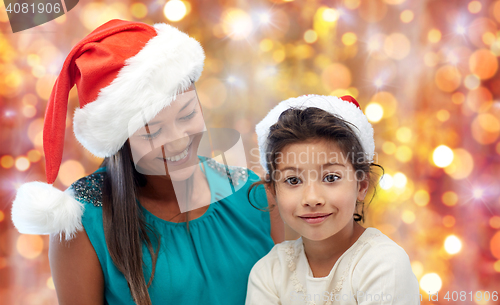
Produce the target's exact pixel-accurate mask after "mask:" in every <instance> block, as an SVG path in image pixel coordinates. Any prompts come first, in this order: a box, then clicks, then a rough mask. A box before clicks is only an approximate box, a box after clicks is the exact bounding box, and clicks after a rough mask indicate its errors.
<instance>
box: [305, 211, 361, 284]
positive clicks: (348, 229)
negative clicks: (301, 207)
mask: <svg viewBox="0 0 500 305" xmlns="http://www.w3.org/2000/svg"><path fill="white" fill-rule="evenodd" d="M365 230H366V229H365V228H363V227H362V226H360V225H359V224H358V223H357V222H355V221H352V224H349V225H347V226H345V227H344V228H343V229H342V230H340V231H339V232H338V233H337V234H335V235H332V236H330V237H329V238H327V239H324V240H320V241H315V240H310V239H307V238H304V237H302V242H303V243H304V252H305V254H306V257H307V260H308V262H309V266H310V267H311V271H312V272H313V276H314V277H325V276H327V275H328V274H330V271H331V270H332V268H333V266H334V265H335V263H336V262H337V260H338V259H339V258H340V257H341V256H342V254H344V252H345V251H347V249H349V248H350V247H351V246H352V245H353V244H354V243H355V242H356V241H357V240H358V238H359V237H360V236H361V234H363V232H364V231H365Z"/></svg>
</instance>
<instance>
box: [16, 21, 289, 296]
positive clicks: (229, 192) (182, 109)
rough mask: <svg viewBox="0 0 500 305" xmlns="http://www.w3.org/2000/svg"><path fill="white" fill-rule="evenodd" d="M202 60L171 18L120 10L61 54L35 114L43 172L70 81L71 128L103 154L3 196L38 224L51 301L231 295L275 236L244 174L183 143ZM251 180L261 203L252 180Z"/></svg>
mask: <svg viewBox="0 0 500 305" xmlns="http://www.w3.org/2000/svg"><path fill="white" fill-rule="evenodd" d="M203 61H204V53H203V49H202V48H201V46H200V45H199V43H198V42H197V41H195V40H194V39H192V38H190V37H189V36H187V35H186V34H184V33H182V32H180V31H178V30H177V29H175V28H173V27H171V26H168V25H166V24H157V25H155V26H154V27H152V26H149V25H146V24H143V23H137V22H127V21H122V20H111V21H109V22H108V23H106V24H104V25H102V26H101V27H99V28H97V29H96V30H95V31H93V32H92V33H90V34H89V35H88V36H87V37H85V38H84V39H83V40H82V41H80V42H79V43H78V44H77V45H76V46H75V47H74V48H73V49H72V51H71V52H70V54H69V55H68V57H67V59H66V61H65V63H64V66H63V68H62V70H61V73H60V75H59V77H58V79H57V81H56V84H55V86H54V89H53V91H52V94H51V97H50V100H49V104H48V107H47V112H46V117H45V123H44V150H45V157H46V173H47V181H48V183H53V182H54V180H55V179H56V177H57V172H58V169H59V166H60V163H61V159H62V150H63V144H64V141H63V140H64V129H65V120H66V118H65V116H66V108H67V99H68V94H69V90H70V89H71V87H72V86H73V85H74V84H76V85H77V89H78V95H79V101H80V108H79V109H77V110H76V111H75V117H74V127H73V128H74V132H75V136H76V137H77V139H78V140H79V142H80V143H81V144H82V145H83V146H84V147H85V148H86V149H88V150H89V151H90V152H92V153H93V154H94V155H96V156H99V157H104V158H105V159H104V162H103V164H102V166H101V168H99V169H98V170H97V171H96V172H95V173H94V174H92V175H90V176H87V177H84V178H82V179H80V180H78V181H77V182H75V183H74V184H73V185H72V186H71V187H70V188H69V189H68V190H67V191H66V192H64V193H62V192H60V191H58V190H56V189H55V188H53V187H52V186H50V185H48V184H43V183H40V182H32V183H27V184H25V185H23V186H22V187H21V188H20V189H19V191H18V194H17V197H16V200H15V201H14V205H13V209H12V218H13V221H14V224H15V225H16V227H17V228H18V230H19V231H20V232H21V233H29V234H51V238H50V248H49V259H50V264H51V269H52V274H53V279H54V284H55V286H56V291H57V294H58V299H59V304H62V305H64V304H134V303H135V304H140V305H143V304H163V303H173V304H200V303H205V304H243V303H244V299H245V293H246V285H247V278H248V274H249V272H250V269H251V267H252V265H253V264H254V263H255V262H256V261H257V260H258V259H260V258H261V257H262V256H264V255H265V254H266V253H267V252H268V251H269V250H270V249H271V247H272V245H273V241H272V240H271V236H270V235H272V236H273V238H274V239H275V240H274V241H275V242H280V241H282V240H283V227H282V223H281V226H280V223H279V221H280V218H279V216H278V217H275V216H273V215H271V217H269V214H265V213H262V212H260V211H258V210H256V209H254V208H253V207H252V206H251V204H250V202H248V199H247V193H246V191H247V190H248V187H249V185H250V184H251V183H252V182H254V181H257V180H258V177H257V176H256V175H255V174H254V173H253V172H251V171H246V170H243V169H242V168H236V167H235V168H228V167H226V166H224V165H222V164H220V163H217V162H216V161H214V160H213V159H210V158H205V157H199V156H198V154H197V152H198V145H199V143H200V141H201V137H202V135H203V134H204V133H205V131H206V128H205V124H204V122H203V117H202V115H201V108H200V104H199V101H198V99H197V95H196V90H195V87H194V82H195V81H196V80H197V79H198V78H199V76H200V74H201V71H202V69H203ZM237 188H238V189H239V190H238V191H236V189H237ZM252 194H253V195H252V196H253V197H252V196H250V197H251V198H254V199H255V203H256V204H258V205H260V206H267V201H266V198H265V194H264V191H263V189H260V190H259V191H256V192H252ZM269 203H270V204H271V205H272V202H271V201H270V202H269ZM270 219H272V220H273V225H272V229H271V228H270V226H271V225H270V222H271V220H270ZM275 223H276V224H277V225H275Z"/></svg>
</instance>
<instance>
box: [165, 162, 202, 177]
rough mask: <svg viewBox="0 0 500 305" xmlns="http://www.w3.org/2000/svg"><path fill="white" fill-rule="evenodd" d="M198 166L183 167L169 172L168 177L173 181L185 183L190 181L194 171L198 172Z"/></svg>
mask: <svg viewBox="0 0 500 305" xmlns="http://www.w3.org/2000/svg"><path fill="white" fill-rule="evenodd" d="M197 165H198V164H194V165H187V166H185V167H182V168H180V169H176V170H174V171H169V172H168V176H169V177H170V179H171V180H172V181H184V180H187V179H189V178H190V177H191V176H192V175H193V174H194V171H195V170H196V166H197Z"/></svg>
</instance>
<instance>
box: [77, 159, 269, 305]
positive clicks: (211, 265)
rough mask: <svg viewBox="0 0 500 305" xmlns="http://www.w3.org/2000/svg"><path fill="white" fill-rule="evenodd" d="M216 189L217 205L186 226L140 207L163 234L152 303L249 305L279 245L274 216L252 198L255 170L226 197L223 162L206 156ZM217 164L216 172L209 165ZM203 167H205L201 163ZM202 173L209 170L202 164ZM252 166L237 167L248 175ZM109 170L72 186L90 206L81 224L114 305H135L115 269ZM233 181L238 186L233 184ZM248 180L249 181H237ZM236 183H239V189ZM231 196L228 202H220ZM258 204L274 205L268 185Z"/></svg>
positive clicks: (258, 193)
mask: <svg viewBox="0 0 500 305" xmlns="http://www.w3.org/2000/svg"><path fill="white" fill-rule="evenodd" d="M200 160H201V161H202V162H203V163H204V165H205V166H204V168H205V171H206V172H205V175H206V177H207V181H208V184H209V187H210V191H211V196H212V204H210V206H209V208H208V210H207V211H206V212H205V214H203V215H202V216H201V217H199V218H197V219H194V220H191V221H190V222H189V231H190V232H189V233H188V231H187V228H186V223H185V222H184V223H173V222H169V221H166V220H163V219H160V218H158V217H156V216H154V215H153V214H151V213H150V212H149V211H147V210H146V209H145V208H144V207H142V206H141V210H142V212H143V215H144V218H145V220H146V222H147V223H148V224H150V225H151V226H153V227H154V228H155V229H156V230H157V232H158V233H159V234H160V251H159V256H158V261H157V264H156V272H155V275H154V279H153V282H152V284H151V286H150V287H149V295H150V297H151V301H152V303H153V304H183V305H189V304H196V305H198V304H210V305H218V304H221V305H222V304H224V305H226V304H244V303H245V296H246V289H247V281H248V275H249V274H250V270H251V268H252V266H253V265H254V264H255V263H256V262H257V261H258V260H259V259H260V258H262V257H263V256H264V255H266V254H267V253H268V252H269V251H270V250H271V248H272V247H273V246H274V244H273V241H272V239H271V237H270V231H271V224H270V218H269V213H266V212H262V211H259V210H258V209H256V208H254V207H253V206H252V205H251V204H250V202H249V201H248V199H247V191H248V188H249V186H250V185H251V184H252V183H253V182H255V181H258V180H259V177H258V176H257V175H256V174H255V173H253V172H252V171H250V170H248V179H247V181H246V183H245V184H244V185H243V186H241V188H240V189H239V190H238V191H237V192H235V193H234V194H232V195H230V196H228V197H225V196H222V195H221V194H227V186H228V185H230V184H229V183H228V181H229V179H228V176H227V174H226V173H224V171H221V170H220V169H221V164H219V163H216V164H217V165H218V166H219V167H218V169H219V170H217V168H216V167H214V166H213V164H214V162H213V160H211V159H207V158H203V157H200ZM207 160H208V161H211V162H212V163H211V165H212V167H210V166H208V164H207ZM200 166H201V163H200ZM202 170H203V167H202ZM242 170H243V171H246V169H242V168H232V169H230V171H231V173H234V172H235V171H239V172H242ZM104 175H105V169H104V168H101V169H99V170H98V171H96V172H95V173H94V174H92V175H90V176H87V177H84V178H82V179H80V180H79V181H77V182H75V183H74V184H73V185H72V188H73V191H74V194H75V198H76V199H77V200H79V201H81V202H82V203H84V204H85V212H84V214H83V217H82V223H83V226H84V228H85V231H86V232H87V235H88V237H89V239H90V242H91V243H92V246H93V247H94V249H95V252H96V253H97V256H98V258H99V262H100V264H101V268H102V270H103V274H104V282H105V300H106V302H107V304H112V305H115V304H117V305H118V304H120V305H126V304H131V305H132V304H135V303H134V302H133V301H132V297H131V294H130V290H129V288H128V285H127V281H126V280H125V278H124V276H123V275H122V273H121V272H120V271H119V270H118V269H117V268H116V267H115V265H114V264H113V261H112V259H111V257H110V255H109V252H108V249H107V246H106V241H105V238H104V231H103V223H102V208H101V202H100V198H102V194H101V193H100V190H101V186H102V181H103V176H104ZM232 180H233V183H238V182H237V181H235V180H234V176H233V179H232ZM237 180H239V181H240V182H241V183H244V181H243V180H241V179H237ZM233 186H234V185H233ZM218 197H225V198H218ZM250 198H251V200H252V204H254V205H255V206H258V207H260V208H264V207H266V206H267V198H266V194H265V190H264V188H263V186H262V185H261V186H258V187H256V188H254V190H252V193H251V194H250ZM142 252H143V262H144V265H143V266H144V268H143V269H144V277H145V279H146V282H147V281H148V280H149V275H150V274H151V266H152V265H151V256H150V255H149V252H148V250H147V248H146V246H143V250H142Z"/></svg>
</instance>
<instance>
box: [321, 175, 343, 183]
mask: <svg viewBox="0 0 500 305" xmlns="http://www.w3.org/2000/svg"><path fill="white" fill-rule="evenodd" d="M339 179H340V177H339V176H338V175H334V174H329V175H326V176H325V178H324V179H323V181H325V182H335V181H337V180H339Z"/></svg>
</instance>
